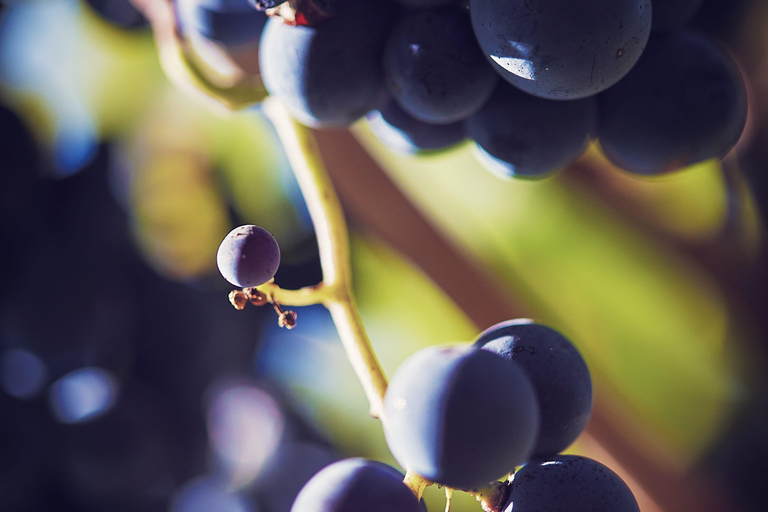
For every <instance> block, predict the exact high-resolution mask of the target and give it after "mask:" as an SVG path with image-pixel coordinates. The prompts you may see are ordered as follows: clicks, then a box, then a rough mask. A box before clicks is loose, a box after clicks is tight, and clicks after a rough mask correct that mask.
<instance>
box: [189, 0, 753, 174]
mask: <svg viewBox="0 0 768 512" xmlns="http://www.w3.org/2000/svg"><path fill="white" fill-rule="evenodd" d="M178 3H179V5H180V7H181V8H180V20H181V22H182V26H183V27H185V30H188V31H190V30H194V31H198V32H199V33H201V34H202V35H203V36H205V37H207V38H209V39H211V40H214V41H219V42H221V43H225V44H227V45H235V46H236V45H242V44H246V43H248V42H249V41H251V42H253V41H259V42H260V50H259V64H260V66H259V67H260V72H261V77H262V79H263V81H264V84H265V86H266V88H267V91H268V92H269V93H270V94H272V95H274V96H276V97H278V98H280V99H281V100H282V101H283V102H284V103H285V104H286V105H287V106H288V108H289V109H290V110H291V112H292V113H293V114H294V115H295V116H296V118H297V119H299V120H301V121H302V122H304V123H306V124H308V125H312V126H319V127H328V126H337V127H338V126H348V125H350V124H352V123H353V122H355V121H357V120H358V119H360V118H361V117H363V116H368V118H369V121H370V123H371V128H372V129H373V131H374V132H375V133H376V134H377V136H379V138H380V139H381V140H382V141H384V143H385V144H387V145H389V146H390V147H391V148H392V149H394V150H397V151H406V152H417V151H421V150H437V149H442V148H446V147H450V146H452V145H455V144H457V143H459V142H461V141H463V140H465V139H471V140H473V141H474V142H475V144H476V147H477V149H478V155H479V158H480V159H481V161H483V162H484V163H485V164H487V166H488V168H489V169H491V170H492V171H494V172H496V173H497V174H499V175H502V176H528V177H534V176H541V175H547V174H550V173H551V172H553V171H556V170H558V169H561V168H563V167H565V166H566V165H568V164H569V163H571V162H573V161H574V160H576V159H577V158H578V157H579V156H580V155H581V154H582V153H583V151H584V150H585V148H586V147H587V144H588V142H589V141H590V140H591V139H593V138H596V139H597V140H599V142H600V146H601V148H602V149H603V151H604V152H605V154H606V155H607V157H608V158H609V159H610V160H611V161H612V162H614V163H615V164H616V165H617V166H619V167H621V168H624V169H626V170H628V171H631V172H634V173H639V174H660V173H664V172H668V171H671V170H676V169H681V168H683V167H686V166H689V165H692V164H694V163H697V162H701V161H704V160H707V159H710V158H720V157H723V156H724V155H725V154H726V153H727V152H728V151H729V150H730V149H731V148H732V147H733V146H734V145H735V143H736V141H737V140H738V139H739V136H740V135H741V132H742V130H743V128H744V125H745V122H746V114H747V103H746V90H745V86H744V82H743V80H742V78H741V75H740V72H739V70H738V68H737V66H736V64H735V63H734V62H733V60H732V59H731V57H730V56H729V55H728V54H727V53H726V52H725V50H724V49H722V48H721V47H720V46H719V45H718V44H717V43H716V42H715V41H714V39H712V38H710V37H707V36H705V35H700V34H697V33H695V32H692V31H690V30H686V25H687V23H688V22H689V20H690V19H691V18H692V17H693V16H694V15H695V14H696V11H697V9H698V8H699V7H700V5H701V0H674V1H667V2H656V4H659V5H656V4H652V2H650V1H649V0H620V1H615V0H601V1H599V0H591V1H589V2H578V3H574V2H570V1H568V0H539V1H537V2H527V1H523V0H512V1H510V0H472V1H469V2H459V1H458V0H442V1H423V2H419V1H406V0H397V1H396V0H392V1H379V2H345V1H343V0H334V1H328V2H314V1H311V0H307V1H304V2H294V3H295V4H296V6H297V7H296V12H297V13H298V15H300V14H301V12H302V9H303V10H307V11H311V12H316V11H318V10H321V11H322V10H323V9H324V10H325V11H327V12H328V13H329V14H328V15H327V17H320V18H319V19H317V20H316V21H315V22H314V24H313V26H306V20H304V23H305V24H304V25H301V24H299V25H301V26H295V25H296V24H297V23H298V22H296V21H295V20H293V19H292V18H291V20H292V23H286V21H285V20H284V19H283V18H281V17H279V16H273V17H272V18H271V19H270V20H269V21H268V22H266V26H265V27H264V29H263V34H262V26H263V25H264V23H265V21H266V20H265V17H264V16H261V17H260V14H259V13H258V12H255V11H254V10H253V9H252V8H251V7H249V4H248V2H247V1H246V0H239V1H238V0H233V1H229V2H219V1H209V0H202V1H198V0H189V1H185V0H180V1H179V2H178ZM252 3H253V4H258V5H259V6H260V7H261V8H265V7H271V8H272V9H273V10H274V9H276V7H275V2H252ZM301 19H303V18H301ZM300 21H301V20H300Z"/></svg>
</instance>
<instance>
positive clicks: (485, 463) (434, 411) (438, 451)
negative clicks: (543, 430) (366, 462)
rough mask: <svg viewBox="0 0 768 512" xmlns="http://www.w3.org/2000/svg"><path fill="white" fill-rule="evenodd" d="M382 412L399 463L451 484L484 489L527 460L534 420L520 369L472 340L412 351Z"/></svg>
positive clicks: (530, 395)
mask: <svg viewBox="0 0 768 512" xmlns="http://www.w3.org/2000/svg"><path fill="white" fill-rule="evenodd" d="M384 413H385V434H386V438H387V444H388V445H389V448H390V450H391V452H392V454H393V455H394V456H395V458H396V459H397V460H398V462H399V463H400V464H401V465H402V466H403V467H409V468H411V469H412V470H413V471H415V472H416V473H417V474H419V475H422V476H423V477H425V478H427V479H429V480H432V481H434V482H437V483H440V484H443V485H447V486H449V487H453V488H457V489H475V488H479V487H485V486H486V485H488V484H489V483H490V482H492V481H493V480H498V479H500V478H503V477H505V476H506V475H508V474H509V473H510V472H512V471H513V470H514V468H515V466H517V465H519V464H522V463H523V462H525V461H526V460H527V458H528V456H529V454H530V451H531V449H532V448H533V444H534V441H535V438H536V432H537V431H538V426H539V410H538V405H537V403H536V397H535V394H534V391H533V387H532V386H531V383H530V382H529V380H528V378H527V377H526V376H525V374H524V373H523V372H522V370H520V368H519V367H517V365H516V364H515V363H513V362H511V361H509V360H506V359H504V358H502V357H500V356H498V355H496V354H493V353H491V352H489V351H486V350H479V349H477V348H476V347H473V346H456V347H430V348H427V349H424V350H421V351H419V352H417V353H416V354H414V355H413V356H411V357H410V358H409V359H408V360H406V361H405V362H404V363H403V364H402V365H401V366H400V368H399V369H398V370H397V373H396V374H395V376H394V378H393V379H392V382H391V383H390V386H389V389H388V390H387V394H386V396H385V398H384Z"/></svg>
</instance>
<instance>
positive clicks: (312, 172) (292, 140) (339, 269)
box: [263, 98, 387, 418]
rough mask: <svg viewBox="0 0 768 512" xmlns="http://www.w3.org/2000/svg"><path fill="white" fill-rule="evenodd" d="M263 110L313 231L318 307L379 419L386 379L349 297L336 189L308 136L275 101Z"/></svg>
mask: <svg viewBox="0 0 768 512" xmlns="http://www.w3.org/2000/svg"><path fill="white" fill-rule="evenodd" d="M263 111H264V114H265V115H266V116H267V118H268V119H269V120H270V121H271V122H272V124H273V126H274V128H275V131H276V132H277V135H278V138H279V139H280V142H281V143H282V145H283V148H284V150H285V152H286V154H287V156H288V160H289V162H290V164H291V168H292V169H293V172H294V174H295V175H296V180H297V181H298V183H299V187H300V188H301V192H302V195H303V196H304V200H305V201H306V203H307V208H308V210H309V214H310V217H311V218H312V223H313V224H314V227H315V235H316V238H317V245H318V251H319V254H320V264H321V267H322V270H323V286H324V291H325V292H327V296H326V298H325V300H324V301H323V303H324V304H325V306H326V307H327V308H328V310H329V311H330V313H331V316H332V318H333V321H334V323H335V324H336V329H337V331H338V332H339V337H340V338H341V342H342V344H343V345H344V349H345V351H346V353H347V357H348V358H349V361H350V363H351V364H352V367H353V368H354V371H355V374H356V375H357V378H358V380H359V381H360V383H361V384H362V386H363V390H364V391H365V395H366V397H367V398H368V403H369V406H370V414H371V416H373V417H374V418H381V417H382V407H383V402H384V393H385V392H386V390H387V379H386V377H385V376H384V372H383V370H382V369H381V365H380V364H379V361H378V359H377V358H376V354H375V353H374V352H373V347H372V346H371V342H370V340H369V339H368V335H367V334H366V333H365V328H364V327H363V323H362V321H361V319H360V314H359V312H358V310H357V305H356V303H355V300H354V296H353V294H352V269H351V265H350V253H349V233H348V231H347V222H346V220H345V219H344V213H343V211H342V209H341V204H340V203H339V199H338V197H337V195H336V190H335V189H334V186H333V183H332V182H331V179H330V177H329V176H328V173H327V172H326V170H325V165H324V164H323V161H322V159H321V158H320V153H319V151H318V148H317V144H316V143H315V139H314V135H313V134H312V131H311V130H310V129H309V128H306V127H305V126H302V125H301V124H299V123H298V122H297V121H295V120H294V119H293V118H292V117H291V115H290V114H289V113H288V111H287V110H285V107H284V106H283V105H282V104H280V102H279V101H278V100H276V99H273V98H268V99H267V100H265V101H264V103H263Z"/></svg>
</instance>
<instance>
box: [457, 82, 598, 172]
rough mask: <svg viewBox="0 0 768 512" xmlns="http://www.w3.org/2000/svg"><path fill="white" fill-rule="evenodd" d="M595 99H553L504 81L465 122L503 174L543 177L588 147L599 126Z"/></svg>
mask: <svg viewBox="0 0 768 512" xmlns="http://www.w3.org/2000/svg"><path fill="white" fill-rule="evenodd" d="M596 117H597V106H596V102H595V100H594V99H593V98H584V99H580V100H572V101H553V100H547V99H543V98H537V97H535V96H531V95H530V94H527V93H524V92H522V91H520V90H519V89H517V88H515V87H513V86H511V85H509V84H508V83H506V82H499V84H498V86H497V88H496V91H495V92H494V93H493V96H491V98H490V99H489V100H488V101H487V102H486V104H485V105H483V107H482V108H481V109H480V110H479V111H478V112H477V113H476V114H474V115H472V116H470V117H469V118H468V119H467V120H466V122H465V128H466V132H467V137H469V138H471V139H474V141H475V142H476V143H477V145H478V147H479V148H480V149H481V150H482V151H483V153H484V155H485V156H486V160H485V161H484V163H487V164H488V165H486V167H487V168H488V169H489V170H490V171H492V172H494V173H495V174H498V175H500V176H503V177H539V176H543V175H546V174H548V173H551V172H553V171H555V170H558V169H560V168H562V167H564V166H566V165H568V164H569V163H571V162H572V161H573V160H576V159H577V158H578V157H579V156H580V155H581V154H582V152H583V151H584V149H585V148H586V146H587V142H588V140H589V136H590V134H591V133H592V131H593V130H594V125H595V120H596Z"/></svg>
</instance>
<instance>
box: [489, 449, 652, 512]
mask: <svg viewBox="0 0 768 512" xmlns="http://www.w3.org/2000/svg"><path fill="white" fill-rule="evenodd" d="M510 487H511V490H510V494H509V500H508V502H507V505H506V506H505V507H504V512H512V511H514V512H587V511H588V512H640V508H639V507H638V505H637V500H635V496H634V495H633V494H632V491H631V490H630V489H629V487H627V484H625V483H624V481H623V480H622V479H621V478H620V477H619V476H618V475H617V474H616V473H614V472H613V471H611V470H610V469H609V468H607V467H606V466H604V465H603V464H600V463H599V462H597V461H595V460H592V459H589V458H587V457H581V456H578V455H558V456H555V457H549V458H546V459H540V460H537V461H531V462H529V463H528V464H526V465H525V466H523V467H522V468H521V469H520V470H519V471H518V472H517V473H515V477H514V479H513V480H512V482H511V484H510Z"/></svg>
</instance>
